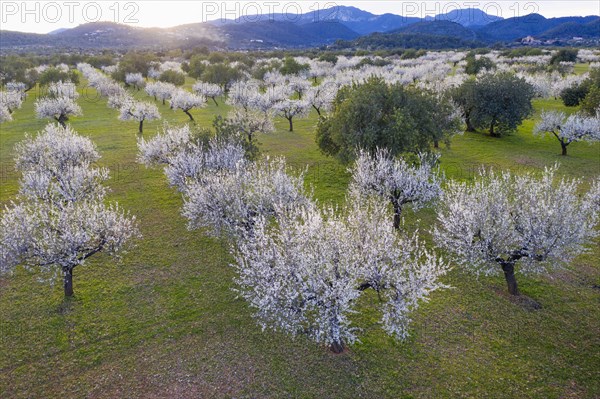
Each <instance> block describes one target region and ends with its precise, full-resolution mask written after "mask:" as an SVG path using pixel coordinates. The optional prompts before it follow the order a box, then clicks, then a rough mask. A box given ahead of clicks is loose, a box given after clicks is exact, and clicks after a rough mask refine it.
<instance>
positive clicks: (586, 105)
mask: <svg viewBox="0 0 600 399" xmlns="http://www.w3.org/2000/svg"><path fill="white" fill-rule="evenodd" d="M598 110H600V86H596V85H592V87H591V88H590V91H589V92H588V93H587V95H586V96H585V98H584V99H583V101H582V102H581V111H582V112H584V113H586V114H588V115H590V116H594V115H596V113H597V112H598Z"/></svg>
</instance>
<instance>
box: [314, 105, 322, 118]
mask: <svg viewBox="0 0 600 399" xmlns="http://www.w3.org/2000/svg"><path fill="white" fill-rule="evenodd" d="M312 107H313V108H314V109H315V110H316V111H317V114H319V116H321V110H320V109H319V108H317V107H315V106H314V104H313V106H312Z"/></svg>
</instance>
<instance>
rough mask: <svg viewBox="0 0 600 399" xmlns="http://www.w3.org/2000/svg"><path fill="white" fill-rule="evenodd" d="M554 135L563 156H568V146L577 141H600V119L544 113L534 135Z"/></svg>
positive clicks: (560, 113) (555, 112) (559, 113)
mask: <svg viewBox="0 0 600 399" xmlns="http://www.w3.org/2000/svg"><path fill="white" fill-rule="evenodd" d="M546 133H552V134H553V135H554V137H556V139H557V140H558V142H559V143H560V146H561V148H562V155H567V146H569V144H571V143H573V142H576V141H599V140H600V117H598V116H597V117H586V116H583V115H578V114H573V115H570V116H569V117H566V116H565V114H564V113H563V112H557V111H548V112H546V111H544V112H542V116H541V120H540V121H539V122H538V123H537V124H536V125H535V127H534V129H533V134H536V135H542V136H543V135H545V134H546Z"/></svg>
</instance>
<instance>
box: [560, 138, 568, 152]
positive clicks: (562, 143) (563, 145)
mask: <svg viewBox="0 0 600 399" xmlns="http://www.w3.org/2000/svg"><path fill="white" fill-rule="evenodd" d="M567 145H568V144H565V143H564V142H562V141H561V142H560V146H561V148H562V155H563V156H566V155H567Z"/></svg>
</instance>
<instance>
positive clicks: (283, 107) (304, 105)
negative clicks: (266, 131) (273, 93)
mask: <svg viewBox="0 0 600 399" xmlns="http://www.w3.org/2000/svg"><path fill="white" fill-rule="evenodd" d="M309 107H310V104H309V102H308V101H306V100H289V99H285V100H282V101H279V102H277V103H276V104H275V105H274V106H273V109H274V111H275V112H276V113H277V114H278V115H280V116H282V117H284V118H285V119H287V120H288V122H289V125H290V132H293V131H294V123H293V120H294V118H295V117H299V118H304V117H306V116H308V111H309Z"/></svg>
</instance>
